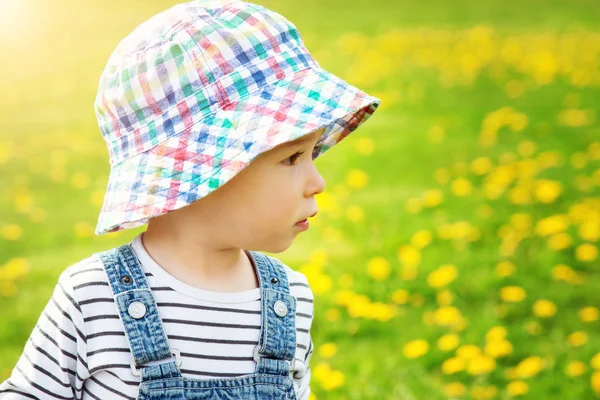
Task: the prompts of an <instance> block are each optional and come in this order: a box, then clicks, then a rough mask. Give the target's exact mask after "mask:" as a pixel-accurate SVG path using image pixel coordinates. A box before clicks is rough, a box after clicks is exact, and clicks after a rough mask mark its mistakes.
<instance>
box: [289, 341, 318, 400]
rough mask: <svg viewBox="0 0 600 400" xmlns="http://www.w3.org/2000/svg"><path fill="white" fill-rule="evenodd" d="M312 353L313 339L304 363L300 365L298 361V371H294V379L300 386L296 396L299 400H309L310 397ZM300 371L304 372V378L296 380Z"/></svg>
mask: <svg viewBox="0 0 600 400" xmlns="http://www.w3.org/2000/svg"><path fill="white" fill-rule="evenodd" d="M312 352H313V342H312V338H311V340H310V342H309V346H308V350H307V352H306V356H305V357H306V358H305V359H304V362H302V363H299V362H298V360H296V369H295V371H294V375H293V376H294V377H293V379H294V381H295V382H296V385H298V386H297V387H298V391H297V396H296V397H297V399H298V400H308V398H309V396H310V358H311V356H312ZM298 364H300V366H299V365H298ZM298 371H303V373H304V375H303V376H302V377H298V378H296V372H298Z"/></svg>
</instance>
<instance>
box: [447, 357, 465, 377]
mask: <svg viewBox="0 0 600 400" xmlns="http://www.w3.org/2000/svg"><path fill="white" fill-rule="evenodd" d="M466 364H467V362H466V361H465V360H464V359H462V358H459V357H452V358H449V359H447V360H445V361H444V362H443V363H442V372H443V373H444V374H446V375H452V374H455V373H457V372H460V371H463V370H464V369H465V367H466Z"/></svg>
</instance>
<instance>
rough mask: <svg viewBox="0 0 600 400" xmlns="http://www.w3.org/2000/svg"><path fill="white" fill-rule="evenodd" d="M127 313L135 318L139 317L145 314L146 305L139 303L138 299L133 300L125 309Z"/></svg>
mask: <svg viewBox="0 0 600 400" xmlns="http://www.w3.org/2000/svg"><path fill="white" fill-rule="evenodd" d="M127 311H128V312H129V315H131V316H132V317H133V318H135V319H140V318H142V317H143V316H144V315H146V306H145V305H144V303H140V302H139V301H134V302H133V303H131V304H130V305H129V308H128V309H127Z"/></svg>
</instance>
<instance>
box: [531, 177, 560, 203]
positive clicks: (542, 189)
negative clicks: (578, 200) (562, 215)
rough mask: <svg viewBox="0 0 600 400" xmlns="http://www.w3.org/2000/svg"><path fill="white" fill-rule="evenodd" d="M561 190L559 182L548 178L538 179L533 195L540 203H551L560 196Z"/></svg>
mask: <svg viewBox="0 0 600 400" xmlns="http://www.w3.org/2000/svg"><path fill="white" fill-rule="evenodd" d="M561 191H562V184H561V183H560V182H557V181H551V180H548V179H540V180H538V181H536V182H535V188H534V195H535V198H536V199H537V200H538V201H539V202H540V203H544V204H548V203H552V202H553V201H554V200H556V199H557V198H558V196H560V193H561Z"/></svg>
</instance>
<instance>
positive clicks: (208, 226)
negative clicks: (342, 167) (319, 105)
mask: <svg viewBox="0 0 600 400" xmlns="http://www.w3.org/2000/svg"><path fill="white" fill-rule="evenodd" d="M323 130H324V129H319V130H317V131H314V132H312V133H311V134H309V135H307V136H304V137H303V138H301V139H300V140H296V141H294V142H290V143H285V144H283V145H280V146H277V147H275V148H274V149H271V150H269V151H267V152H265V153H262V154H261V155H259V156H258V157H257V158H256V159H255V160H254V161H253V162H251V163H250V164H249V165H248V166H247V167H246V168H244V169H243V170H242V171H240V172H239V173H238V174H237V175H236V176H235V177H233V178H232V179H231V180H230V181H229V182H227V184H225V185H223V186H222V187H220V188H218V189H217V190H216V191H214V192H213V193H211V194H210V195H208V196H206V197H204V198H202V199H200V200H198V201H196V202H194V203H192V204H191V205H189V206H187V207H183V208H182V209H180V210H177V211H176V212H173V213H168V214H166V215H165V216H168V215H169V214H179V215H178V217H181V219H180V218H178V219H180V220H185V221H186V225H187V223H189V222H191V224H190V226H191V228H190V234H192V235H193V234H194V231H196V232H197V233H198V234H199V235H201V236H203V237H204V238H205V239H208V238H211V239H212V240H214V241H215V244H219V245H225V246H232V247H236V248H240V249H247V250H256V251H267V252H271V253H279V252H282V251H284V250H285V249H287V248H288V247H289V246H290V245H291V244H292V242H293V240H294V239H295V237H296V235H297V234H298V233H299V232H301V229H300V228H298V227H297V226H295V224H296V222H298V221H301V220H303V219H305V218H307V217H308V216H310V215H313V214H314V213H316V212H317V210H318V208H317V204H316V200H315V195H317V194H318V193H321V192H323V191H324V190H325V181H324V179H323V177H322V176H321V175H320V174H319V172H318V171H317V168H316V167H315V165H314V162H313V159H312V151H313V149H314V146H315V144H316V143H317V141H318V139H319V138H320V137H321V135H322V133H323ZM299 152H301V153H302V154H300V155H298V154H296V153H299ZM295 154H296V155H295ZM184 213H185V215H184ZM159 218H161V217H159ZM207 234H210V236H207ZM199 239H200V237H199ZM200 240H202V239H200Z"/></svg>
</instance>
